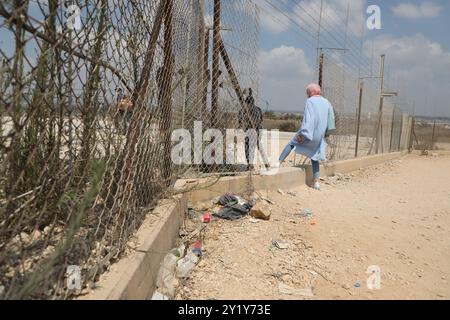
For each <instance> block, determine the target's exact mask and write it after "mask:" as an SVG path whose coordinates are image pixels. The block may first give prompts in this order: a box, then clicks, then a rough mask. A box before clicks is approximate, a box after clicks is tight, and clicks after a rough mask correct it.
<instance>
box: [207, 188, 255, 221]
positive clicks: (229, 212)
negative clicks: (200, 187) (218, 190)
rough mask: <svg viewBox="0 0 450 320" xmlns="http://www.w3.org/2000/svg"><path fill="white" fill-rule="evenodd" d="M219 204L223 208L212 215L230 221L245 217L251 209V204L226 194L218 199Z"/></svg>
mask: <svg viewBox="0 0 450 320" xmlns="http://www.w3.org/2000/svg"><path fill="white" fill-rule="evenodd" d="M219 204H221V205H222V206H223V208H222V209H220V210H219V211H218V212H217V213H214V216H215V217H218V218H221V219H226V220H232V221H233V220H238V219H241V218H242V217H244V216H246V215H247V214H248V213H249V212H250V209H251V208H252V205H251V204H249V203H246V202H245V200H244V199H242V198H240V197H238V196H236V195H234V194H231V193H227V194H226V195H224V196H222V197H220V199H219Z"/></svg>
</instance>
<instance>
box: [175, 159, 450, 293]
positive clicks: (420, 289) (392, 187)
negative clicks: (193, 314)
mask: <svg viewBox="0 0 450 320" xmlns="http://www.w3.org/2000/svg"><path fill="white" fill-rule="evenodd" d="M229 191H232V190H229ZM282 191H283V194H281V193H279V192H277V191H270V192H263V195H264V196H266V197H268V198H270V199H271V200H273V201H274V202H275V205H271V208H272V219H271V220H270V221H268V222H266V221H259V222H257V223H255V221H254V220H253V219H250V218H245V219H242V220H240V221H237V222H228V221H221V220H220V221H219V220H215V221H213V223H212V224H210V225H209V226H208V229H207V231H206V237H205V243H204V246H205V249H206V252H205V254H204V257H203V259H202V261H201V262H200V264H199V265H198V266H197V267H196V269H195V270H194V271H193V274H192V277H191V279H190V280H188V281H187V283H186V284H185V287H184V288H183V289H180V291H179V293H178V296H177V298H178V299H236V300H240V299H450V157H449V156H441V157H438V158H436V157H419V156H407V157H405V158H403V159H402V160H397V161H393V162H390V163H386V164H383V165H379V166H376V167H371V168H368V169H364V170H360V171H358V172H355V173H353V174H351V175H345V176H341V177H338V178H336V177H335V178H331V179H327V180H326V181H325V182H323V190H322V191H321V192H318V191H314V190H311V189H309V188H307V187H306V186H303V187H298V188H295V189H292V190H282ZM288 192H289V193H288ZM306 208H308V209H311V210H312V212H313V217H312V218H310V217H301V216H300V215H298V214H299V213H300V211H301V210H302V209H306ZM274 239H280V240H284V241H285V242H286V243H287V245H288V248H287V249H284V250H282V249H278V248H276V247H274V246H273V245H272V241H273V240H274ZM372 265H376V266H379V268H380V269H381V289H380V290H373V291H371V290H369V289H367V286H366V280H367V277H368V275H367V274H366V271H367V268H368V267H369V266H372ZM358 284H359V285H360V286H358ZM280 285H281V287H280ZM283 286H288V287H289V288H293V289H308V290H309V288H311V289H312V292H313V294H314V296H313V297H307V296H305V295H304V291H305V290H304V291H303V292H297V293H294V295H289V294H286V293H282V292H280V289H282V291H285V290H286V289H285V288H286V287H283ZM283 288H284V289H283ZM308 290H306V292H307V291H308Z"/></svg>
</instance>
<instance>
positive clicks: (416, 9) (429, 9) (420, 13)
mask: <svg viewBox="0 0 450 320" xmlns="http://www.w3.org/2000/svg"><path fill="white" fill-rule="evenodd" d="M441 10H442V7H441V6H439V5H437V4H435V3H433V2H428V1H425V2H422V3H421V4H420V5H418V4H413V3H400V4H399V5H397V6H394V7H392V12H394V14H395V15H396V16H398V17H402V18H408V19H420V18H433V17H437V16H438V15H439V14H440V13H441Z"/></svg>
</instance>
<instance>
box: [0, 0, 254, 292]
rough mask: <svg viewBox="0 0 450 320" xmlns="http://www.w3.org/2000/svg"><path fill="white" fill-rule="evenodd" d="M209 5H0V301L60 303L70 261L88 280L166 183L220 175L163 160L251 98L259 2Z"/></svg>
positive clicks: (104, 1)
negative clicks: (179, 141)
mask: <svg viewBox="0 0 450 320" xmlns="http://www.w3.org/2000/svg"><path fill="white" fill-rule="evenodd" d="M217 3H218V4H219V5H220V1H219V2H218V1H215V2H213V1H206V6H205V2H204V1H202V0H177V1H173V0H165V1H162V0H161V1H160V0H151V1H136V0H130V1H118V0H94V1H88V2H86V1H58V0H48V1H31V0H11V1H2V2H1V3H0V35H1V39H2V42H1V47H0V59H1V73H0V85H1V90H0V91H1V100H0V112H1V118H0V132H1V135H0V139H1V143H0V146H1V148H2V152H1V158H0V161H1V170H2V175H1V183H0V222H1V223H0V275H1V278H0V285H1V286H2V288H3V293H2V297H1V298H7V299H11V298H27V297H28V298H29V297H31V298H70V297H71V296H72V295H73V294H74V293H76V292H74V291H70V290H68V288H67V287H66V283H65V278H66V270H67V266H70V265H77V266H80V267H81V268H82V274H83V277H84V279H83V283H84V284H89V283H92V282H95V281H96V280H97V279H98V276H99V275H100V274H101V273H102V272H104V271H105V270H107V269H108V267H109V265H110V264H111V263H113V262H114V261H116V260H117V259H119V258H120V257H121V255H122V254H123V253H124V252H126V250H127V247H126V244H127V240H128V239H129V238H130V236H131V235H132V234H133V232H134V231H135V230H136V229H137V228H138V227H139V225H140V223H141V221H142V220H143V218H144V217H145V215H146V214H148V213H149V212H151V208H152V206H154V204H155V203H156V201H157V200H159V199H161V198H162V197H164V196H168V195H170V193H171V192H172V191H173V189H172V188H171V186H172V185H173V183H174V182H175V180H176V179H178V178H180V177H190V176H194V177H199V176H201V175H202V174H205V173H206V174H208V173H209V174H210V173H211V172H217V171H218V169H219V168H217V166H212V167H211V166H210V165H208V164H205V163H204V162H201V163H199V164H193V163H187V164H185V163H183V164H179V165H176V164H174V163H173V161H172V159H171V151H172V147H173V146H172V139H171V138H172V137H171V135H172V132H173V131H174V130H175V129H177V128H184V129H186V130H188V131H189V132H190V133H194V129H195V122H196V121H202V123H203V125H204V126H205V128H207V127H209V126H212V127H214V128H219V129H225V128H235V127H237V122H238V119H239V114H240V113H241V110H242V108H241V107H242V106H243V103H244V101H243V99H244V95H243V93H242V91H243V89H244V88H248V87H251V88H253V90H254V91H256V90H257V78H256V75H257V70H256V61H257V59H256V54H257V52H256V50H257V40H258V39H257V35H258V14H257V9H256V6H255V5H253V4H251V3H249V2H247V1H243V0H237V1H223V2H222V7H221V8H220V6H219V7H217ZM205 17H206V18H205ZM209 17H211V18H209ZM214 18H215V19H216V21H214ZM214 27H215V28H214ZM211 96H212V98H211ZM202 133H203V130H202V129H200V134H202ZM228 170H231V169H230V168H228Z"/></svg>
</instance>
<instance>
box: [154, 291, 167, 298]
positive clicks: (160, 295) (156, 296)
mask: <svg viewBox="0 0 450 320" xmlns="http://www.w3.org/2000/svg"><path fill="white" fill-rule="evenodd" d="M152 300H170V299H169V298H168V297H167V296H165V295H163V294H162V293H161V292H159V291H155V292H154V293H153V297H152Z"/></svg>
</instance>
